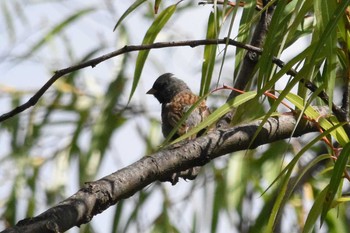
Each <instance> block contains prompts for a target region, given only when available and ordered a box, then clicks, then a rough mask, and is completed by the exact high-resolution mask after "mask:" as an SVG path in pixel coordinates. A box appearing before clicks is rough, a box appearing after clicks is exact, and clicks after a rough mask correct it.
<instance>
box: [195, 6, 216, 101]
mask: <svg viewBox="0 0 350 233" xmlns="http://www.w3.org/2000/svg"><path fill="white" fill-rule="evenodd" d="M215 9H216V8H215ZM218 15H219V14H218V12H217V11H215V12H211V13H210V15H209V20H208V29H207V37H206V39H217V37H218V35H219V31H220V26H219V16H218ZM216 48H217V45H206V46H205V47H204V54H203V64H202V79H201V88H200V91H199V95H200V96H203V95H205V94H206V93H208V92H209V88H210V83H211V78H212V75H213V70H214V65H215V58H216Z"/></svg>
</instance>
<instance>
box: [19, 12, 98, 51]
mask: <svg viewBox="0 0 350 233" xmlns="http://www.w3.org/2000/svg"><path fill="white" fill-rule="evenodd" d="M94 10H95V8H86V9H83V10H80V11H78V12H76V13H74V14H73V15H71V16H69V17H68V18H66V19H65V20H63V21H62V22H60V23H59V24H57V25H56V26H54V27H53V29H52V30H50V31H49V32H48V33H47V34H46V35H45V36H44V37H43V38H42V39H41V40H40V41H39V42H37V43H36V44H35V45H34V46H33V47H32V48H31V50H30V51H29V52H28V53H27V54H26V55H25V56H29V55H30V54H32V53H34V52H36V51H37V50H38V49H40V48H41V47H42V46H43V45H45V44H46V43H47V42H48V41H50V40H51V39H52V38H54V36H56V35H57V34H59V33H60V32H61V31H63V30H64V29H66V28H67V27H68V26H69V25H70V24H72V23H73V22H74V21H76V20H77V19H80V18H81V17H82V16H84V15H86V14H88V13H91V12H92V11H94Z"/></svg>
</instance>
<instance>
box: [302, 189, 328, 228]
mask: <svg viewBox="0 0 350 233" xmlns="http://www.w3.org/2000/svg"><path fill="white" fill-rule="evenodd" d="M327 190H328V186H326V187H325V188H324V189H323V190H322V191H321V192H320V193H319V194H318V195H317V197H316V200H315V202H314V204H313V206H312V207H311V210H310V212H309V214H308V216H307V218H306V221H305V225H304V229H303V233H310V232H312V229H314V227H315V223H316V220H317V218H318V217H319V216H320V214H321V211H322V206H323V203H324V200H325V198H326V194H327Z"/></svg>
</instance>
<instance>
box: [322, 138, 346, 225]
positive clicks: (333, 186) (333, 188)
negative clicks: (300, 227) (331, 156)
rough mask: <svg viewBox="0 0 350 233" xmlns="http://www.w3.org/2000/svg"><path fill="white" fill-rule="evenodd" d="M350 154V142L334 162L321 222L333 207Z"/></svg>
mask: <svg viewBox="0 0 350 233" xmlns="http://www.w3.org/2000/svg"><path fill="white" fill-rule="evenodd" d="M349 154H350V143H347V144H346V145H345V146H344V148H343V150H342V151H341V153H340V155H339V156H338V158H337V160H336V161H335V164H334V169H333V173H332V177H331V180H330V181H329V185H328V189H327V192H326V196H325V200H324V203H323V208H322V214H321V224H322V223H323V221H324V219H325V217H326V215H327V212H328V211H329V210H330V208H331V207H332V202H333V200H334V197H335V194H336V193H337V191H338V190H339V186H340V182H341V180H342V179H343V174H344V171H345V167H346V164H347V162H348V158H349Z"/></svg>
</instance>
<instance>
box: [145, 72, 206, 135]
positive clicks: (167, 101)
mask: <svg viewBox="0 0 350 233" xmlns="http://www.w3.org/2000/svg"><path fill="white" fill-rule="evenodd" d="M147 94H151V95H154V97H155V98H156V99H157V100H158V101H159V102H160V103H161V104H162V113H161V116H162V132H163V135H164V137H167V136H168V135H169V134H170V132H171V131H172V129H173V128H174V127H176V125H177V123H178V122H179V120H180V119H181V118H182V117H183V116H184V114H185V113H186V112H187V111H188V110H189V109H190V108H191V106H192V105H193V104H195V103H196V102H197V101H198V99H199V97H198V96H197V95H195V94H193V93H192V91H191V90H190V88H189V87H188V86H187V85H186V83H185V82H184V81H182V80H181V79H178V78H176V77H175V76H174V75H173V74H171V73H165V74H163V75H161V76H159V77H158V79H157V80H156V81H155V82H154V84H153V87H152V88H151V89H150V90H149V91H148V92H147ZM209 114H210V111H209V108H208V107H207V105H206V103H205V101H204V100H203V101H202V102H201V103H200V104H199V105H198V106H197V107H196V108H195V109H194V110H193V111H192V112H191V114H190V115H189V116H188V118H187V119H186V121H185V123H184V124H182V125H181V126H180V127H179V129H178V130H177V132H176V133H175V135H174V136H173V137H172V139H175V138H177V137H179V136H181V135H183V134H185V133H187V132H188V131H189V130H190V129H192V128H194V127H195V126H196V125H198V124H199V123H200V122H202V121H203V119H204V118H206V117H207V116H208V115H209ZM200 133H201V132H199V134H200ZM194 137H195V136H194Z"/></svg>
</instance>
